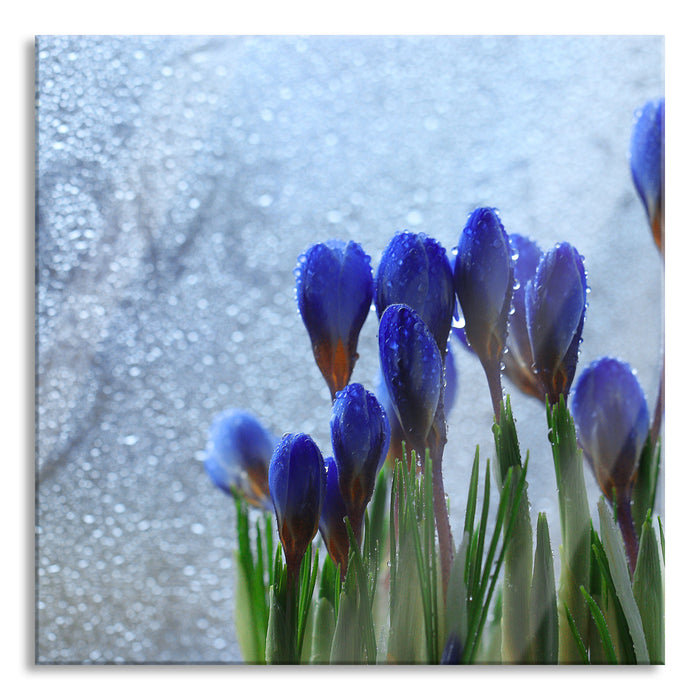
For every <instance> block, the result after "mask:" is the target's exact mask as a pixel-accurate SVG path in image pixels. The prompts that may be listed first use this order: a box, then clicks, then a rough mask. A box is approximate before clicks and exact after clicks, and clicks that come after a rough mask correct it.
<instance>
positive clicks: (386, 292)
mask: <svg viewBox="0 0 700 700" xmlns="http://www.w3.org/2000/svg"><path fill="white" fill-rule="evenodd" d="M375 290H376V291H375V305H376V307H377V316H378V317H379V318H381V317H382V314H383V313H384V309H386V307H387V306H389V305H391V304H406V306H410V307H411V308H412V309H413V310H414V311H415V312H416V313H417V314H418V315H419V316H420V317H421V318H422V319H423V321H424V322H425V323H426V325H427V326H428V328H429V329H430V332H431V333H432V334H433V337H434V338H435V342H436V343H437V345H438V347H439V348H440V351H441V352H442V354H443V355H444V354H445V353H446V352H447V338H448V336H449V335H450V328H451V326H452V313H453V311H454V304H455V293H454V284H453V282H452V268H451V267H450V262H449V259H448V257H447V253H446V252H445V249H444V248H443V247H442V246H441V245H440V244H439V243H438V242H437V241H436V240H435V239H434V238H430V237H429V236H426V235H425V234H424V233H418V234H416V233H411V232H409V231H402V232H398V233H396V235H395V236H394V237H393V238H392V239H391V241H390V242H389V245H388V246H387V247H386V249H385V250H384V254H383V255H382V259H381V261H380V262H379V267H378V268H377V279H376V284H375Z"/></svg>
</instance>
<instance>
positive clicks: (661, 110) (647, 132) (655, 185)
mask: <svg viewBox="0 0 700 700" xmlns="http://www.w3.org/2000/svg"><path fill="white" fill-rule="evenodd" d="M635 117H636V121H635V124H634V128H633V130H632V139H631V141H630V155H629V159H630V170H631V171H632V180H633V181H634V186H635V187H636V189H637V193H638V194H639V197H640V199H641V200H642V203H643V204H644V208H645V210H646V213H647V217H648V219H649V225H650V226H651V231H652V234H653V236H654V241H655V242H656V245H657V246H658V248H659V250H662V251H663V238H664V190H665V179H666V157H665V148H666V124H665V122H666V100H665V99H664V98H663V97H662V98H661V99H658V100H650V101H649V102H647V103H646V104H645V105H644V106H643V107H642V108H641V109H640V110H638V111H637V112H636V114H635Z"/></svg>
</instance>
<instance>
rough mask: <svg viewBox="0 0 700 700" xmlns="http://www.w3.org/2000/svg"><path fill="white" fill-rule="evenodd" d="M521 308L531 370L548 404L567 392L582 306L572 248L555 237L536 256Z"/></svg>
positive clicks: (581, 278)
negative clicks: (531, 362) (529, 352)
mask: <svg viewBox="0 0 700 700" xmlns="http://www.w3.org/2000/svg"><path fill="white" fill-rule="evenodd" d="M525 310H526V317H527V327H528V334H529V336H530V347H531V348H532V357H533V362H534V367H535V373H536V374H537V377H538V379H539V381H540V383H541V384H542V388H543V390H544V392H545V395H546V396H547V398H548V399H549V403H550V405H554V404H555V403H557V402H558V401H559V396H563V397H564V400H566V398H567V396H568V395H569V390H570V388H571V383H572V382H573V379H574V374H575V372H576V365H577V364H578V350H579V345H580V343H581V332H582V331H583V320H584V316H585V312H586V271H585V269H584V267H583V258H582V257H581V256H580V255H579V253H578V251H577V250H576V248H574V247H573V246H572V245H570V244H569V243H558V244H557V245H556V246H554V248H552V249H551V250H550V251H548V252H547V253H545V254H544V255H543V256H542V257H541V258H540V262H539V264H538V265H537V271H536V272H535V276H534V278H533V279H532V280H530V282H528V284H527V287H526V289H525Z"/></svg>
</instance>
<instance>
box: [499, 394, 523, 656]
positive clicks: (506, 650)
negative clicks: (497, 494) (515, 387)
mask: <svg viewBox="0 0 700 700" xmlns="http://www.w3.org/2000/svg"><path fill="white" fill-rule="evenodd" d="M493 434H494V440H495V443H496V455H497V458H498V465H499V469H498V473H499V475H500V478H501V479H503V478H504V476H505V474H506V473H507V471H508V469H510V468H512V469H513V470H514V472H513V479H514V480H517V479H519V477H520V473H521V471H522V469H523V467H522V461H521V457H520V445H519V443H518V435H517V431H516V429H515V420H514V419H513V412H512V410H511V406H510V397H508V398H507V399H506V402H505V405H504V404H503V403H501V415H500V419H499V421H498V422H494V425H493ZM503 570H504V583H503V623H502V635H503V637H502V645H503V646H502V649H501V658H502V660H503V663H510V664H518V663H527V662H528V661H529V660H530V659H529V651H530V632H531V629H530V605H529V603H530V589H531V577H532V523H531V522H530V506H529V503H528V497H527V483H526V484H525V486H524V488H523V494H522V497H521V500H520V505H519V507H518V511H517V517H516V519H515V527H514V529H513V535H512V542H511V544H510V546H509V547H508V548H507V549H506V553H505V560H504V565H503Z"/></svg>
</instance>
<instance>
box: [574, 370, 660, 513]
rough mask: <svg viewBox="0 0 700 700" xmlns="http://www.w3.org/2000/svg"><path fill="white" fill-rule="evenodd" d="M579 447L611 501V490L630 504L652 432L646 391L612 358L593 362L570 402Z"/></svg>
mask: <svg viewBox="0 0 700 700" xmlns="http://www.w3.org/2000/svg"><path fill="white" fill-rule="evenodd" d="M571 415H572V416H573V418H574V422H575V424H576V433H577V436H578V441H579V444H580V446H581V449H582V450H583V453H584V455H585V456H586V460H587V461H588V463H589V464H590V465H591V467H592V469H593V471H594V473H595V476H596V479H597V481H598V484H599V485H600V488H601V490H602V491H603V493H604V494H605V496H606V498H608V500H610V501H612V500H613V488H614V489H615V491H616V492H617V494H618V497H623V498H629V497H630V495H631V492H632V487H633V485H634V482H635V479H636V475H637V465H638V463H639V457H640V455H641V452H642V448H643V447H644V442H645V441H646V438H647V434H648V432H649V410H648V408H647V402H646V399H645V397H644V391H643V390H642V387H641V386H640V385H639V381H638V380H637V377H636V375H635V373H634V371H633V370H632V368H631V367H630V366H629V365H628V364H627V363H626V362H622V361H620V360H618V359H615V358H612V357H603V358H600V359H597V360H595V361H594V362H592V363H591V364H590V365H589V366H588V367H586V368H585V369H584V370H583V372H582V373H581V377H580V378H579V380H578V381H577V382H576V387H575V389H574V392H573V394H572V396H571Z"/></svg>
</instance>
